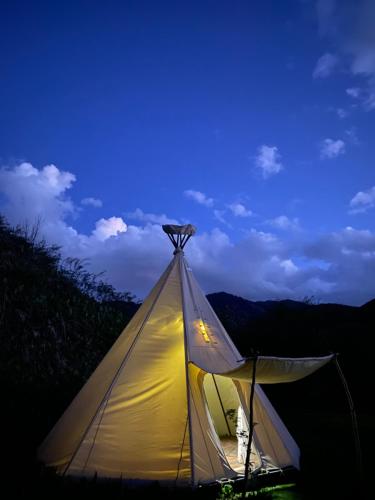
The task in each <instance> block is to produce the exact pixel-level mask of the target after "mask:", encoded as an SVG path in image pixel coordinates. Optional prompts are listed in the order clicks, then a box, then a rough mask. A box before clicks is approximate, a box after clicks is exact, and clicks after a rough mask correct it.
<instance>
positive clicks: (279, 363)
mask: <svg viewBox="0 0 375 500" xmlns="http://www.w3.org/2000/svg"><path fill="white" fill-rule="evenodd" d="M333 357H334V355H333V354H331V355H329V356H323V357H316V358H278V357H273V356H259V357H257V358H256V376H255V381H256V383H258V384H280V383H285V382H295V381H296V380H300V379H302V378H304V377H307V376H308V375H311V374H312V373H314V372H315V371H316V370H318V369H319V368H321V367H322V366H324V365H326V364H327V363H329V361H331V359H332V358H333ZM254 360H255V358H250V359H246V360H245V361H244V362H243V363H242V364H241V365H240V366H239V367H238V368H236V369H234V370H231V371H229V372H225V373H218V374H217V375H221V376H223V377H229V378H232V379H236V380H243V381H246V382H251V381H252V378H253V366H254Z"/></svg>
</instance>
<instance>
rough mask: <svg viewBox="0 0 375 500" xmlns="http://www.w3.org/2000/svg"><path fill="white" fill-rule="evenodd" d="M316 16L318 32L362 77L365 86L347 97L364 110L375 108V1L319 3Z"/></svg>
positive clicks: (359, 0) (349, 68) (330, 1)
mask: <svg viewBox="0 0 375 500" xmlns="http://www.w3.org/2000/svg"><path fill="white" fill-rule="evenodd" d="M325 2H326V5H324V3H325ZM317 17H318V25H319V33H320V34H321V35H322V36H323V37H325V38H327V40H329V41H330V43H331V44H332V45H333V46H335V48H336V49H337V50H338V51H339V52H340V55H342V59H343V60H346V61H347V68H348V70H349V71H350V72H351V74H352V75H353V76H356V77H360V78H362V81H363V85H362V86H361V87H355V88H351V89H347V91H346V92H347V94H348V95H350V96H351V97H354V98H356V99H359V100H360V102H361V105H362V107H363V109H364V110H365V111H371V110H373V109H375V30H374V26H375V2H373V1H372V0H357V1H356V2H352V1H350V0H340V2H335V1H333V0H328V1H327V0H319V1H318V2H317Z"/></svg>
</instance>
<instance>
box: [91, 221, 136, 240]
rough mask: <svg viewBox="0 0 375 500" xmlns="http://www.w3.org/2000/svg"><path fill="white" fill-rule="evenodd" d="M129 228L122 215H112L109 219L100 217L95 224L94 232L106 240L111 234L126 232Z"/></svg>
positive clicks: (97, 236) (99, 238) (100, 238)
mask: <svg viewBox="0 0 375 500" xmlns="http://www.w3.org/2000/svg"><path fill="white" fill-rule="evenodd" d="M127 229H128V227H127V225H126V224H125V222H124V221H123V220H122V218H121V217H110V218H109V219H99V220H98V221H97V222H96V224H95V229H94V231H93V232H92V234H93V235H94V236H95V237H96V238H98V240H100V241H105V240H107V239H108V238H110V237H111V236H117V235H118V234H120V233H125V232H126V230H127Z"/></svg>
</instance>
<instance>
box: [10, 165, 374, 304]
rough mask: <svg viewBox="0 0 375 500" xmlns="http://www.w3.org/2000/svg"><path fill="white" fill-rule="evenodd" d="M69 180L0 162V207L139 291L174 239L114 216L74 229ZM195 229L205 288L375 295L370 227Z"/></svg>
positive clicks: (324, 296) (150, 281)
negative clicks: (317, 232) (291, 233)
mask: <svg viewBox="0 0 375 500" xmlns="http://www.w3.org/2000/svg"><path fill="white" fill-rule="evenodd" d="M74 180H75V176H74V175H73V174H71V173H69V172H63V171H61V170H59V169H58V168H57V167H53V168H46V167H44V168H41V169H37V168H35V167H33V166H32V165H30V164H22V165H18V166H16V167H13V168H2V169H0V193H1V198H0V200H1V207H0V209H1V212H2V213H4V214H5V215H6V217H7V219H8V220H9V221H10V222H11V223H12V224H18V223H23V222H25V221H28V222H29V224H30V225H32V224H33V222H34V221H35V219H36V218H39V219H40V234H41V237H43V238H45V239H46V240H47V242H48V243H50V244H58V245H60V246H61V252H62V255H63V256H64V257H66V256H70V257H77V258H80V259H85V261H86V262H87V266H88V269H89V270H90V271H92V272H94V273H99V272H102V271H104V272H105V279H106V280H107V281H108V282H109V283H111V284H112V285H113V286H115V287H116V288H117V289H119V290H129V291H131V292H133V293H135V294H136V295H138V296H139V297H141V298H142V297H144V296H145V295H146V294H147V293H148V292H149V290H150V289H151V287H152V286H153V285H154V284H155V282H156V280H157V279H158V277H159V276H160V274H161V272H162V271H163V269H164V268H165V267H166V265H167V263H168V261H169V260H170V258H171V257H172V252H173V248H172V245H171V244H170V242H169V241H168V239H167V238H166V235H165V234H164V233H163V231H162V228H161V227H160V224H159V223H157V222H156V221H155V222H150V221H138V222H139V223H140V224H139V225H134V224H126V223H125V221H124V220H123V219H122V218H121V217H118V216H112V217H109V218H103V219H100V220H98V221H97V222H96V225H95V227H94V228H93V231H90V230H89V231H87V233H83V232H79V231H78V230H77V229H76V228H75V227H74V223H75V220H76V219H75V218H73V217H72V214H73V215H75V216H76V217H82V216H83V214H84V212H82V211H81V212H80V211H79V210H76V209H75V206H74V203H73V202H72V201H71V200H70V199H69V197H68V193H69V190H71V189H72V188H73V185H74ZM364 193H365V194H366V193H367V191H366V192H364ZM354 198H355V197H354ZM356 200H357V201H356V202H353V203H354V205H355V206H359V205H361V204H365V202H366V203H367V201H368V198H367V197H364V195H361V196H358V197H357V198H356ZM366 200H367V201H366ZM357 204H358V205H357ZM139 210H140V211H141V212H137V213H138V215H139V216H142V214H144V212H143V211H142V210H141V209H139ZM146 218H147V217H146ZM280 221H281V222H282V224H283V221H284V222H286V221H285V219H280ZM158 222H160V221H158ZM292 222H293V221H292ZM199 229H200V228H198V233H197V234H196V235H195V236H194V237H193V238H191V240H190V241H189V243H188V245H187V247H186V256H187V259H188V261H189V263H190V265H191V267H192V268H193V269H194V272H195V274H196V276H197V279H198V281H199V283H200V284H201V286H202V288H203V290H204V291H205V292H206V293H209V292H215V291H222V290H223V291H227V292H229V293H233V294H236V295H242V296H244V297H246V298H249V299H253V300H265V299H281V298H284V299H285V298H292V299H297V300H298V299H301V298H303V297H305V296H306V295H307V296H310V295H315V296H316V297H317V298H318V299H319V300H320V301H322V302H325V301H327V302H332V301H338V302H342V303H349V304H361V303H364V302H366V301H368V300H370V299H372V298H373V297H374V296H375V233H374V232H372V231H369V230H357V229H354V228H345V229H343V230H339V231H336V232H333V233H327V234H323V235H321V236H319V237H318V236H314V235H309V238H308V241H307V240H305V235H304V233H303V232H297V233H296V234H295V237H294V238H293V239H292V240H291V239H290V238H284V237H283V233H280V234H279V235H275V234H272V233H271V232H262V231H258V230H256V229H251V230H249V231H246V232H242V233H239V234H237V237H236V238H234V239H232V238H231V237H230V236H229V235H228V234H227V233H226V232H224V231H222V230H220V229H218V228H215V227H214V228H212V229H211V230H209V231H204V230H201V231H199ZM318 263H319V264H318ZM322 263H323V264H324V265H322Z"/></svg>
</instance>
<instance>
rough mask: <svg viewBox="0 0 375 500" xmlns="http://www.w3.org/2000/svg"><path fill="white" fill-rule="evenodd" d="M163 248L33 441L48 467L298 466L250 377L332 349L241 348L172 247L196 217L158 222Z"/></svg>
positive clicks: (135, 471)
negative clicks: (140, 292) (148, 278)
mask: <svg viewBox="0 0 375 500" xmlns="http://www.w3.org/2000/svg"><path fill="white" fill-rule="evenodd" d="M163 229H164V231H165V232H166V233H167V235H168V237H169V238H170V240H171V241H172V243H173V245H174V248H175V250H174V256H173V259H172V261H171V262H170V264H169V265H168V267H167V269H166V270H165V271H164V273H163V274H162V276H161V277H160V279H159V281H158V282H157V283H156V285H155V286H154V288H153V289H152V291H151V293H150V294H149V295H148V297H147V298H146V299H145V301H144V302H143V304H142V306H141V307H140V308H139V309H138V311H137V313H136V314H135V315H134V317H133V318H132V320H131V321H130V323H129V324H128V325H127V327H126V328H125V330H124V331H123V332H122V334H121V335H120V336H119V338H118V339H117V341H116V342H115V343H114V345H113V346H112V348H111V349H110V351H109V352H108V353H107V355H106V356H105V357H104V359H103V360H102V362H101V363H100V364H99V366H98V367H97V368H96V370H95V371H94V373H93V374H92V375H91V377H90V378H89V379H88V381H87V382H86V384H85V385H84V386H83V388H82V389H81V391H80V392H79V393H78V395H77V396H76V397H75V399H74V400H73V402H72V403H71V404H70V406H69V407H68V408H67V410H66V411H65V413H64V414H63V415H62V417H61V418H60V420H59V421H58V422H57V423H56V425H55V426H54V428H53V429H52V430H51V432H50V433H49V435H48V436H47V437H46V439H45V441H44V442H43V443H42V445H41V446H40V448H39V450H38V455H39V458H40V460H41V461H42V462H43V463H45V464H46V465H47V466H49V467H53V468H55V469H56V470H57V472H58V473H59V474H62V475H69V476H79V477H82V476H84V477H92V476H94V475H95V474H96V475H97V476H98V477H103V478H123V479H140V480H159V481H173V482H175V484H191V485H198V484H202V483H209V482H213V481H215V480H217V479H218V478H233V477H238V476H239V475H241V474H243V470H244V465H243V464H244V455H245V453H246V448H247V442H248V437H249V401H250V397H249V394H250V387H251V385H252V378H251V377H252V375H251V374H252V372H253V368H254V363H255V362H256V363H257V364H256V385H255V384H254V389H255V390H254V399H253V405H252V408H253V415H254V424H255V425H254V427H253V438H252V440H251V455H250V464H251V470H252V471H253V472H256V471H270V470H274V469H279V470H280V469H283V468H286V467H290V466H293V467H295V468H299V449H298V446H297V445H296V443H295V441H294V440H293V438H292V436H291V435H290V434H289V432H288V430H287V429H286V427H285V425H284V424H283V422H282V421H281V419H280V417H279V416H278V415H277V413H276V411H275V409H274V408H273V407H272V405H271V403H270V401H269V400H268V399H267V397H266V395H265V393H264V392H263V390H262V389H261V387H260V385H259V384H266V383H279V382H291V381H294V380H298V379H301V378H303V377H305V376H307V375H309V374H310V373H313V372H314V371H315V370H317V369H318V368H320V367H321V366H323V365H324V364H326V363H327V362H328V361H329V360H330V359H331V357H330V356H327V357H323V358H300V359H293V358H276V357H261V356H260V357H259V358H258V359H256V360H255V359H244V358H243V357H242V356H241V355H240V353H239V352H238V351H237V349H236V347H235V345H234V344H233V342H232V341H231V339H230V338H229V336H228V334H227V333H226V331H225V329H224V327H223V325H222V324H221V323H220V321H219V319H218V317H217V316H216V314H215V313H214V311H213V309H212V308H211V306H210V304H209V303H208V301H207V299H206V297H205V295H204V293H203V292H202V290H201V289H200V287H199V285H198V284H197V282H196V280H195V278H194V276H193V274H192V270H191V268H190V267H189V265H188V263H187V262H186V260H185V257H184V253H183V249H184V246H185V245H186V243H187V241H188V240H189V238H190V237H191V236H192V235H193V234H194V233H195V228H194V227H193V226H191V225H187V226H163Z"/></svg>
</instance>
